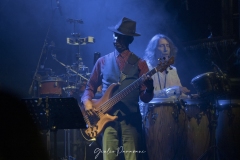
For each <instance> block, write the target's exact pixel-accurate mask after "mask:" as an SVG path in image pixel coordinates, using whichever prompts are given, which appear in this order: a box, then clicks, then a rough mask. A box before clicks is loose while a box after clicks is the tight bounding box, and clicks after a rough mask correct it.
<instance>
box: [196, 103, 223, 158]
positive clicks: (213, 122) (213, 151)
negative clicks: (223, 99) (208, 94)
mask: <svg viewBox="0 0 240 160" xmlns="http://www.w3.org/2000/svg"><path fill="white" fill-rule="evenodd" d="M216 105H217V103H216V104H215V103H214V104H210V108H209V115H208V119H209V130H210V142H209V148H208V150H207V151H206V152H204V153H203V154H202V155H201V156H200V157H199V158H198V160H203V159H207V160H219V159H220V155H221V158H222V159H225V158H226V156H225V155H224V154H223V152H220V150H219V148H218V146H217V141H216V129H217V125H218V112H217V109H216V108H217V106H216Z"/></svg>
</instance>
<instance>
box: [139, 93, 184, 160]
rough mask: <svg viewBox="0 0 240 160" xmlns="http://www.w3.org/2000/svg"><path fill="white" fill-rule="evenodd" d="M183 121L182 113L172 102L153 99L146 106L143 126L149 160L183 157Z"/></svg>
mask: <svg viewBox="0 0 240 160" xmlns="http://www.w3.org/2000/svg"><path fill="white" fill-rule="evenodd" d="M185 120H186V116H185V114H184V111H183V110H182V109H179V108H178V106H177V105H176V103H175V102H174V101H168V100H166V101H165V100H164V99H160V98H154V99H153V100H152V102H150V103H149V104H148V112H147V114H146V116H145V118H144V121H143V124H144V130H145V139H146V146H147V152H148V156H149V160H159V159H182V158H183V157H184V156H185V151H184V148H185V147H184V146H185V145H186V132H185Z"/></svg>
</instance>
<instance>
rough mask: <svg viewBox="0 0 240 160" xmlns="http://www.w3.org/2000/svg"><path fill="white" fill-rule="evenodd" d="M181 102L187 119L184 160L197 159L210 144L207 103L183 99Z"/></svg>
mask: <svg viewBox="0 0 240 160" xmlns="http://www.w3.org/2000/svg"><path fill="white" fill-rule="evenodd" d="M183 102H184V110H185V114H186V116H187V117H188V118H187V122H186V126H187V127H186V128H187V145H186V159H189V160H190V159H198V158H199V157H200V156H201V155H202V154H203V153H204V152H205V151H206V150H207V149H208V147H209V143H210V131H209V120H208V116H207V107H208V103H206V102H204V101H202V100H199V99H184V100H183Z"/></svg>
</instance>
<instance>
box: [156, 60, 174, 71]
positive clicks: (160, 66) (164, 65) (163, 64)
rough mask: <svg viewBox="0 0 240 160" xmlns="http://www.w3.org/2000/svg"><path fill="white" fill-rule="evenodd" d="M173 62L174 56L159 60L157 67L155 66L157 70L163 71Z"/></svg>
mask: <svg viewBox="0 0 240 160" xmlns="http://www.w3.org/2000/svg"><path fill="white" fill-rule="evenodd" d="M173 63H174V57H171V58H169V59H168V60H167V61H166V60H159V63H158V65H157V67H156V68H155V69H156V70H157V71H158V72H163V71H164V70H166V69H167V67H169V66H170V65H171V64H173Z"/></svg>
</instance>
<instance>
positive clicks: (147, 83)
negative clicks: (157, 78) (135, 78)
mask: <svg viewBox="0 0 240 160" xmlns="http://www.w3.org/2000/svg"><path fill="white" fill-rule="evenodd" d="M143 76H144V79H145V80H144V82H143V84H144V85H145V86H146V87H147V89H146V91H147V92H149V93H151V92H152V91H153V89H154V87H153V79H152V78H151V77H150V76H149V75H147V76H146V75H145V74H144V75H143Z"/></svg>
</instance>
